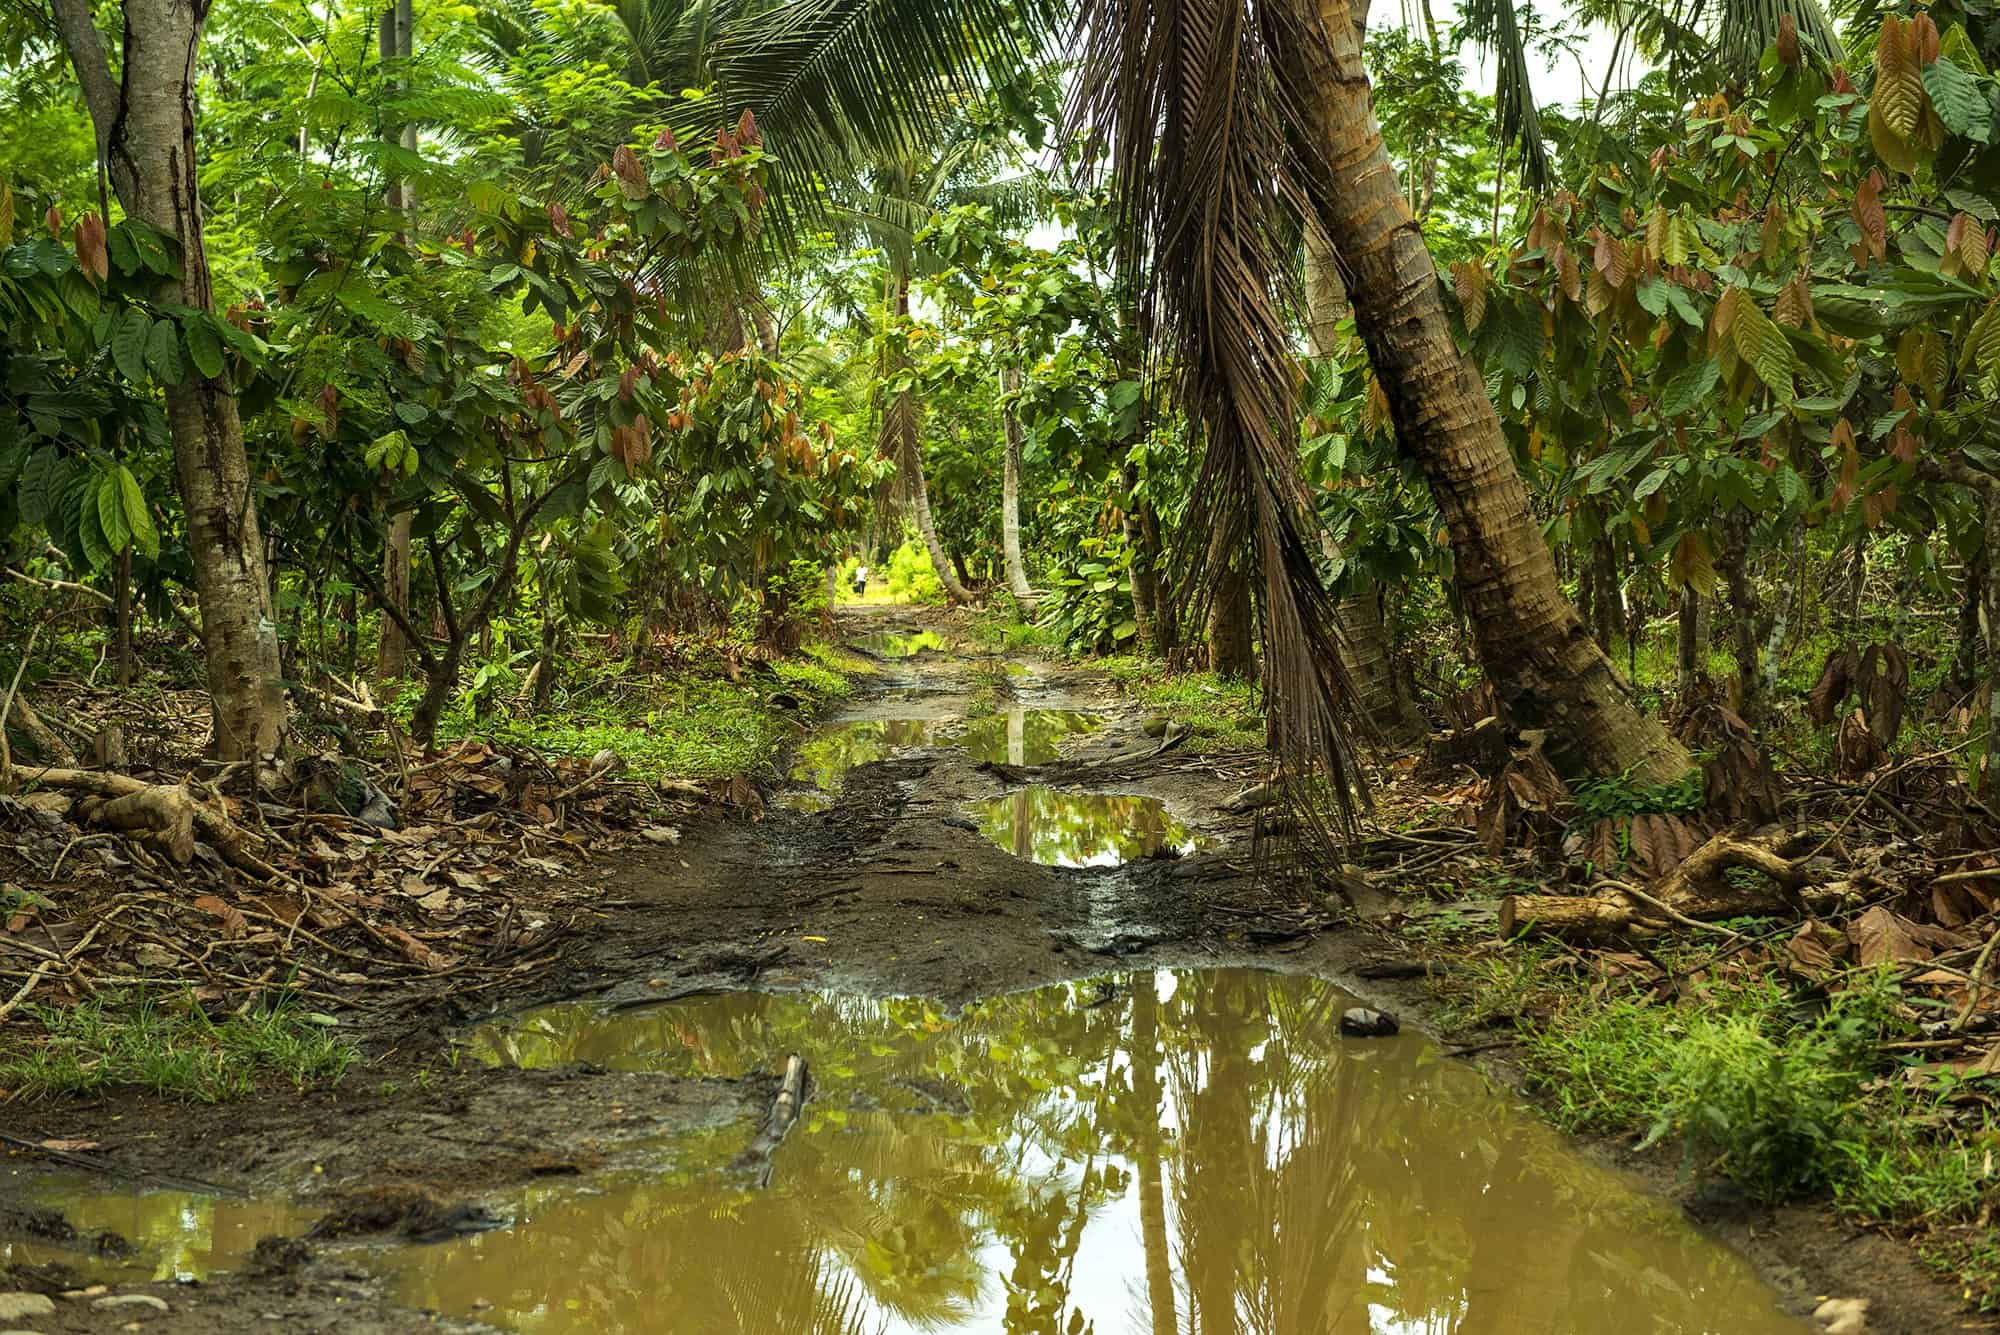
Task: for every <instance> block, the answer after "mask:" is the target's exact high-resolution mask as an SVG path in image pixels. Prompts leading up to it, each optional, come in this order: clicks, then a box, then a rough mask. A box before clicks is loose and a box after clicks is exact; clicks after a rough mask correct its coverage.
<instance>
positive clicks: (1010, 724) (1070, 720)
mask: <svg viewBox="0 0 2000 1335" xmlns="http://www.w3.org/2000/svg"><path fill="white" fill-rule="evenodd" d="M1097 725H1098V717H1097V715H1095V714H1085V713H1080V712H1078V711H1077V710H1074V709H1029V708H1026V707H1025V706H1022V705H1013V706H1010V707H1009V708H1008V709H1006V710H1005V711H1004V712H1002V713H997V714H988V715H987V716H986V717H985V718H979V719H974V720H973V721H972V722H971V723H968V724H967V725H966V727H965V732H964V733H963V734H962V735H961V736H960V737H959V739H958V744H959V745H960V746H962V747H964V748H965V750H966V752H967V753H968V754H970V755H971V757H972V758H973V759H974V760H990V761H992V762H994V763H995V764H1005V765H1046V764H1048V763H1049V762H1050V761H1052V760H1054V759H1055V758H1056V757H1057V756H1059V755H1061V754H1062V750H1061V746H1062V740H1063V739H1064V738H1065V737H1075V736H1077V735H1078V734H1080V733H1086V732H1093V731H1095V730H1096V728H1097Z"/></svg>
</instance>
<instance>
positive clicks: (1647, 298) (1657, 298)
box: [1639, 278, 1672, 316]
mask: <svg viewBox="0 0 2000 1335" xmlns="http://www.w3.org/2000/svg"><path fill="white" fill-rule="evenodd" d="M1671 286H1672V284H1670V283H1668V282H1667V280H1666V279H1664V278H1643V279H1641V280H1640V281H1639V305H1640V306H1642V307H1644V308H1645V310H1646V313H1647V314H1649V315H1653V316H1664V315H1665V314H1666V313H1667V289H1668V288H1669V287H1671Z"/></svg>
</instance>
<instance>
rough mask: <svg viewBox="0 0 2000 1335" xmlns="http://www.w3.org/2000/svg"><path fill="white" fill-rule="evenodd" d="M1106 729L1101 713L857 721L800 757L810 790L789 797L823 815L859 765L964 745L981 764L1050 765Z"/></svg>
mask: <svg viewBox="0 0 2000 1335" xmlns="http://www.w3.org/2000/svg"><path fill="white" fill-rule="evenodd" d="M1099 726H1101V719H1100V718H1099V717H1098V716H1097V715H1095V714H1088V713H1083V712H1081V711H1078V710H1073V709H1031V708H1028V707H1025V706H1022V705H1014V706H1011V707H1009V708H1007V709H1005V710H1002V711H999V712H997V713H994V714H989V715H987V716H985V717H983V718H977V719H974V720H972V721H971V722H970V723H966V724H963V725H960V724H958V723H957V722H956V721H955V720H953V719H949V718H886V719H882V718H877V719H856V720H853V721H851V722H847V723H835V724H832V725H829V726H827V727H824V728H821V729H819V730H817V731H816V732H814V733H813V734H812V735H811V736H809V737H807V738H806V739H805V740H804V741H802V742H800V743H799V746H798V749H797V751H795V752H794V753H793V757H792V770H791V779H792V782H793V783H794V784H799V785H808V786H809V787H808V788H805V789H801V790H799V791H795V792H792V793H789V794H787V795H786V802H787V803H788V805H791V806H793V807H795V808H798V809H801V810H807V811H816V810H822V809H824V808H825V807H826V805H827V799H828V798H829V797H830V796H831V795H832V794H834V793H837V792H839V791H840V786H841V784H842V783H843V782H844V781H845V780H846V778H847V774H848V771H850V770H852V769H854V768H855V767H856V766H857V765H868V764H873V763H874V762H876V761H879V760H887V759H889V758H890V757H891V756H894V755H895V754H896V753H897V752H899V751H903V750H906V749H909V748H911V747H919V746H943V745H954V746H958V747H960V748H961V749H963V750H964V751H965V752H967V753H968V754H969V755H971V756H972V758H973V759H974V760H988V761H994V762H996V763H1004V764H1011V765H1046V764H1048V763H1049V762H1050V761H1052V760H1054V759H1056V758H1057V757H1058V756H1059V755H1060V754H1061V753H1062V743H1063V741H1064V740H1065V739H1067V738H1070V737H1076V736H1081V735H1083V734H1085V733H1089V732H1093V731H1095V730H1096V729H1097V728H1098V727H1099Z"/></svg>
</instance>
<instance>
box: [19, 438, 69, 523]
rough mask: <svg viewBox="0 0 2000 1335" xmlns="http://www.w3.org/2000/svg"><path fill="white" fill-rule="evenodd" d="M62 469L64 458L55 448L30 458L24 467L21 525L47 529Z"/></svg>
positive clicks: (22, 471)
mask: <svg viewBox="0 0 2000 1335" xmlns="http://www.w3.org/2000/svg"><path fill="white" fill-rule="evenodd" d="M61 467H62V455H61V454H60V453H59V452H57V451H56V449H55V448H54V447H53V446H47V445H45V446H43V447H42V448H41V449H38V450H36V451H35V452H34V453H32V454H30V455H29V456H28V458H27V462H25V463H24V464H23V465H22V466H21V493H20V500H21V522H22V523H24V524H28V525H31V526H34V527H46V526H47V524H48V518H49V515H50V513H51V511H52V506H51V503H50V502H51V500H52V498H53V494H54V491H55V487H56V483H57V474H58V472H59V470H60V469H61Z"/></svg>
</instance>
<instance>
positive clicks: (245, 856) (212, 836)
mask: <svg viewBox="0 0 2000 1335" xmlns="http://www.w3.org/2000/svg"><path fill="white" fill-rule="evenodd" d="M28 777H30V778H32V779H33V781H34V782H35V783H37V784H39V785H41V786H42V787H45V788H55V789H58V790H61V791H63V792H72V793H83V794H86V795H88V796H89V797H91V798H95V799H99V800H97V801H93V802H88V803H85V804H83V805H82V806H81V807H79V809H78V811H79V815H80V816H81V817H82V819H84V820H86V821H89V822H91V823H93V824H99V825H107V826H109V827H111V828H112V829H116V830H127V831H137V832H143V833H145V834H147V835H148V836H149V837H151V838H152V839H153V840H154V841H155V842H156V843H158V844H159V845H160V847H161V848H162V849H164V850H165V851H166V853H167V855H168V856H169V857H171V858H173V859H174V860H175V861H176V862H179V863H183V864H185V863H186V862H188V861H189V860H190V859H192V858H193V857H194V841H195V838H196V837H197V836H198V837H199V838H201V839H202V840H203V841H205V842H207V843H209V844H212V845H214V847H215V850H216V852H218V853H220V854H222V856H223V857H224V858H225V859H227V860H228V861H229V863H230V864H231V865H232V866H234V867H236V868H237V869H238V870H239V871H245V872H248V873H250V874H251V875H253V876H256V877H258V878H259V879H261V880H267V881H268V880H277V879H280V876H281V874H280V873H279V871H278V870H277V868H275V867H273V866H271V865H270V864H269V863H267V862H265V861H264V860H263V859H262V858H259V857H258V856H257V855H256V854H254V853H252V852H251V851H250V849H249V839H248V837H247V836H246V834H245V832H244V830H243V828H242V827H241V826H239V825H238V824H237V823H236V822H235V821H232V820H231V819H229V817H228V816H225V815H224V814H223V813H222V812H220V811H218V810H216V809H215V808H214V807H212V806H210V805H209V804H208V803H206V802H202V801H198V800H197V799H196V798H195V796H194V794H193V793H191V792H190V791H189V790H188V789H187V787H186V786H185V785H183V784H177V783H174V784H162V783H147V782H146V781H145V780H143V779H134V778H132V777H130V776H129V775H124V774H112V773H108V772H105V771H102V770H83V769H46V770H36V771H33V772H32V774H30V775H29V776H28Z"/></svg>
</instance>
